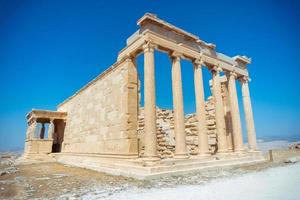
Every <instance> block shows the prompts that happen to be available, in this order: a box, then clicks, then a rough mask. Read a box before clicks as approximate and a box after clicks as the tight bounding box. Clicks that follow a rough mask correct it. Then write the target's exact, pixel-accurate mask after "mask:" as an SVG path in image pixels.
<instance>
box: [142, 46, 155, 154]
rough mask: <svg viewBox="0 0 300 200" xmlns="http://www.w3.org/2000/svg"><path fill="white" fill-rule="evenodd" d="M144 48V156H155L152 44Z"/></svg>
mask: <svg viewBox="0 0 300 200" xmlns="http://www.w3.org/2000/svg"><path fill="white" fill-rule="evenodd" d="M143 48H144V104H145V105H144V106H145V153H144V156H145V157H157V138H156V105H155V66H154V46H153V45H152V44H151V43H147V44H145V45H144V46H143Z"/></svg>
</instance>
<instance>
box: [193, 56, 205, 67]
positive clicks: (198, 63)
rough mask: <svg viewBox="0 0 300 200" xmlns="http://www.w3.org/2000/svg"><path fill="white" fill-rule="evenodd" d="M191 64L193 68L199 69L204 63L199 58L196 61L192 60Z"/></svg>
mask: <svg viewBox="0 0 300 200" xmlns="http://www.w3.org/2000/svg"><path fill="white" fill-rule="evenodd" d="M193 64H194V66H196V67H200V68H201V67H202V66H204V62H203V60H202V59H201V58H197V59H195V60H193Z"/></svg>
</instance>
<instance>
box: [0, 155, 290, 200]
mask: <svg viewBox="0 0 300 200" xmlns="http://www.w3.org/2000/svg"><path fill="white" fill-rule="evenodd" d="M0 156H1V160H0V173H1V176H0V199H100V198H109V197H110V196H113V195H115V194H117V193H120V194H121V193H123V192H124V191H131V190H134V189H135V190H139V189H142V190H147V189H160V188H174V187H177V186H179V185H180V186H184V185H203V184H204V183H205V184H206V183H209V182H211V181H214V180H216V179H222V178H233V177H239V176H241V175H242V174H247V173H252V172H259V171H264V170H266V169H268V168H276V167H279V166H286V165H291V164H290V163H284V162H277V163H272V162H264V163H260V164H255V165H248V166H239V167H222V168H216V169H209V170H202V171H199V172H193V173H190V174H185V175H180V176H171V177H164V178H160V179H155V180H148V181H140V180H135V179H132V178H126V177H122V176H110V175H107V174H104V173H99V172H95V171H92V170H87V169H82V168H76V167H70V166H66V165H62V164H58V163H41V164H28V165H19V166H15V164H14V160H15V159H16V158H17V157H18V155H15V154H12V153H6V154H0ZM288 157H289V153H288V152H287V153H286V154H284V155H283V159H286V158H288ZM2 173H3V174H2Z"/></svg>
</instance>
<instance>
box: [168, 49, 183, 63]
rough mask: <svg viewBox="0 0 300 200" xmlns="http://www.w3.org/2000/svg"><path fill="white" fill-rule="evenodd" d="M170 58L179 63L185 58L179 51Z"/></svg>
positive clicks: (174, 52) (171, 54) (172, 53)
mask: <svg viewBox="0 0 300 200" xmlns="http://www.w3.org/2000/svg"><path fill="white" fill-rule="evenodd" d="M169 56H170V58H171V59H173V60H177V61H179V60H180V59H181V58H183V55H182V54H181V53H179V52H177V51H173V52H171V53H170V54H169Z"/></svg>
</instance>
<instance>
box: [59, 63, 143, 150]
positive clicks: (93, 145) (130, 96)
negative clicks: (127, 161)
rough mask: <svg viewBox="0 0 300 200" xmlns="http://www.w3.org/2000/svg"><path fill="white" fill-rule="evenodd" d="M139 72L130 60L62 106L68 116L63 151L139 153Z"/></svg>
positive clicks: (101, 77)
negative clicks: (137, 120)
mask: <svg viewBox="0 0 300 200" xmlns="http://www.w3.org/2000/svg"><path fill="white" fill-rule="evenodd" d="M137 99H138V97H137V72H136V68H135V66H134V63H132V62H131V60H130V59H126V60H123V61H121V62H119V63H116V64H115V65H113V66H112V67H111V68H109V69H108V70H107V71H106V72H104V73H102V74H101V75H100V76H99V77H97V78H96V79H94V80H93V81H92V82H91V83H89V84H88V85H87V86H85V87H84V88H83V89H81V90H80V91H79V92H77V93H76V94H75V95H74V96H73V97H71V98H69V99H67V100H66V101H65V102H63V103H62V104H60V105H59V106H58V111H65V112H67V113H68V115H67V120H66V127H65V132H64V142H63V145H62V152H70V153H101V154H114V155H118V154H119V155H136V154H137V134H136V133H137V122H136V119H137V107H138V106H137Z"/></svg>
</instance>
